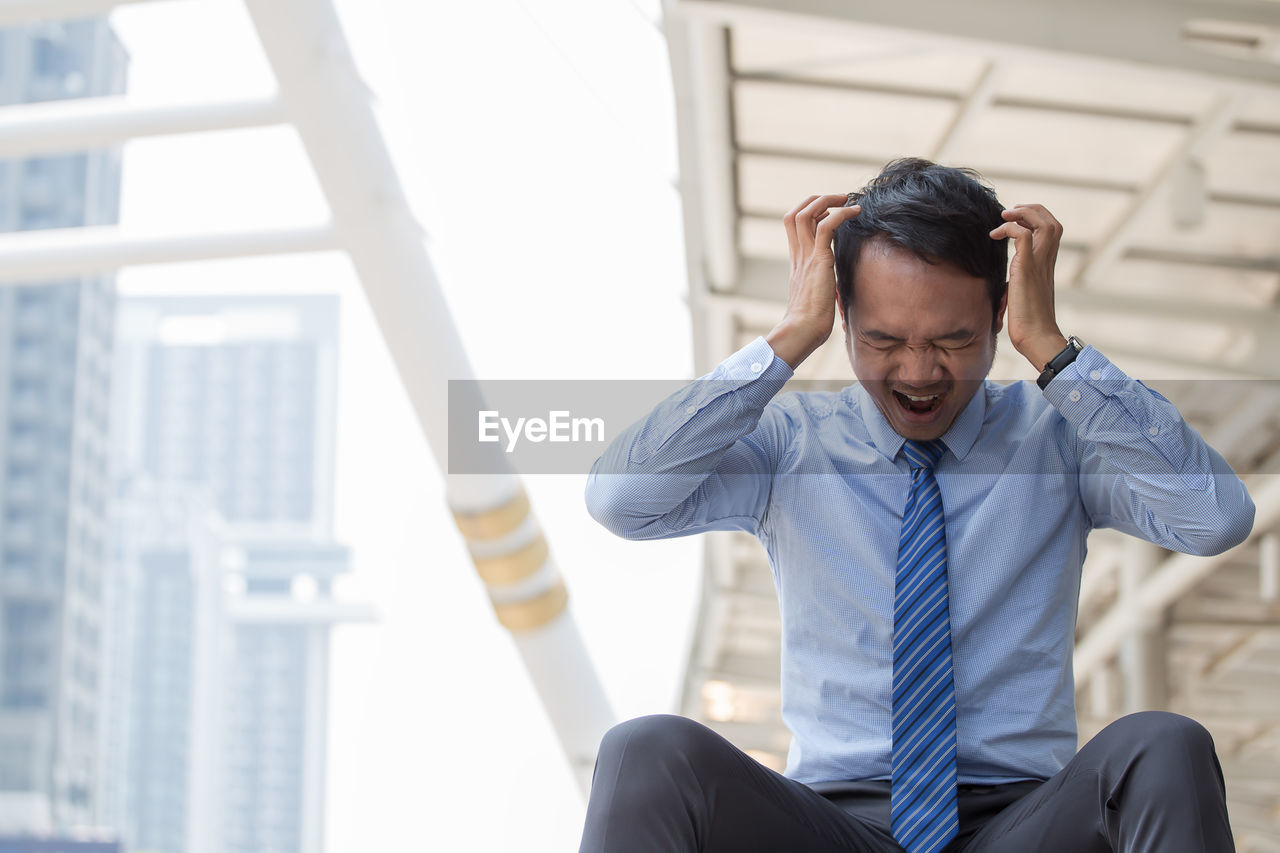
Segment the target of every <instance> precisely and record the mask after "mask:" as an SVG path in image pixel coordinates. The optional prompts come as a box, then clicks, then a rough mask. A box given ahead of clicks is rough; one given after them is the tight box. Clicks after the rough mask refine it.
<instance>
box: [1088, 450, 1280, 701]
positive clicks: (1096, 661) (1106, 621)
mask: <svg viewBox="0 0 1280 853" xmlns="http://www.w3.org/2000/svg"><path fill="white" fill-rule="evenodd" d="M1247 483H1248V486H1249V493H1250V495H1251V496H1252V497H1253V501H1254V504H1255V506H1256V507H1257V514H1256V516H1255V518H1254V525H1253V528H1254V530H1255V531H1256V533H1255V535H1256V536H1261V535H1262V534H1263V533H1264V532H1266V531H1270V530H1271V529H1272V528H1274V527H1276V526H1280V477H1276V476H1273V475H1268V474H1264V475H1260V476H1256V477H1252V478H1249V479H1248V480H1247ZM1232 555H1233V551H1226V552H1224V553H1222V554H1218V555H1216V556H1213V557H1193V556H1191V555H1189V554H1177V555H1175V556H1172V557H1170V558H1168V559H1167V560H1165V561H1164V562H1163V563H1161V565H1160V568H1159V569H1157V570H1156V572H1155V573H1154V574H1152V576H1151V577H1150V578H1148V579H1147V580H1146V581H1144V582H1143V583H1142V585H1141V587H1140V588H1139V590H1138V608H1137V610H1136V612H1135V611H1130V610H1126V609H1125V608H1120V607H1117V608H1112V610H1111V612H1110V613H1108V614H1107V615H1106V616H1104V617H1103V618H1102V619H1101V620H1100V621H1099V622H1098V624H1096V625H1094V626H1093V628H1092V629H1090V630H1089V632H1088V633H1087V634H1086V635H1085V636H1084V637H1083V638H1081V640H1080V642H1079V643H1077V644H1076V653H1075V676H1076V685H1077V686H1080V685H1083V684H1084V683H1085V682H1086V681H1088V680H1089V678H1090V677H1091V676H1092V675H1093V674H1094V672H1095V671H1097V669H1098V668H1099V667H1100V666H1102V665H1104V664H1105V663H1106V662H1107V661H1108V660H1110V659H1111V658H1112V657H1113V656H1114V655H1115V654H1116V652H1117V650H1118V649H1119V648H1120V644H1121V642H1122V641H1123V640H1124V638H1125V637H1126V636H1127V635H1128V633H1129V632H1130V630H1132V628H1133V626H1134V625H1135V624H1136V621H1135V620H1139V619H1146V618H1149V616H1150V615H1151V614H1158V613H1160V612H1161V611H1163V610H1164V609H1165V608H1166V607H1169V606H1170V605H1172V604H1173V603H1174V602H1176V601H1177V600H1178V599H1179V598H1181V597H1182V596H1183V595H1184V594H1186V592H1187V591H1188V590H1190V589H1192V588H1194V587H1195V585H1196V584H1198V583H1199V582H1200V581H1201V580H1203V579H1204V578H1205V577H1206V576H1207V575H1208V574H1209V573H1210V572H1212V571H1213V570H1214V569H1215V568H1217V567H1218V566H1219V565H1220V564H1221V563H1223V562H1224V561H1225V560H1227V559H1230V557H1231V556H1232Z"/></svg>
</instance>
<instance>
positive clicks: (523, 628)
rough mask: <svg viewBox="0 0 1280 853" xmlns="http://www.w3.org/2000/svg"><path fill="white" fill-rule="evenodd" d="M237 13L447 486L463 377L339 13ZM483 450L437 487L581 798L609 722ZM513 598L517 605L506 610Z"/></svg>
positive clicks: (325, 2)
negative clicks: (476, 466)
mask: <svg viewBox="0 0 1280 853" xmlns="http://www.w3.org/2000/svg"><path fill="white" fill-rule="evenodd" d="M246 7H247V9H248V12H249V15H250V17H251V18H252V20H253V23H254V27H255V29H256V30H257V33H258V37H259V39H260V41H261V42H262V46H263V48H264V49H265V50H266V54H267V59H268V61H269V62H270V64H271V68H272V71H273V72H274V73H275V77H276V83H277V85H278V88H279V92H280V97H281V99H282V100H283V102H284V104H285V107H286V109H287V110H288V113H289V116H290V118H291V119H292V120H293V123H294V126H295V127H296V128H297V131H298V135H299V137H300V138H301V140H302V144H303V147H304V148H305V149H306V152H307V157H308V159H309V160H310V162H311V165H312V167H313V168H314V169H315V172H316V177H317V179H318V180H319V183H320V188H321V190H322V191H323V192H324V195H325V199H326V201H327V202H328V204H329V209H330V211H331V212H332V216H333V226H334V229H335V231H336V233H337V236H338V239H339V240H340V241H341V243H342V246H343V248H345V249H346V250H347V253H348V254H349V256H350V257H351V261H352V264H353V265H354V266H355V269H356V272H357V274H358V275H359V277H360V281H361V284H362V285H363V287H364V291H365V294H366V296H367V297H368V299H369V304H370V307H371V308H372V309H373V314H374V317H375V319H376V320H377V322H378V327H379V329H380V331H381V333H382V337H383V340H384V341H385V342H386V344H387V348H388V350H389V351H390V353H391V356H392V359H393V361H394V362H395V365H396V369H397V372H398V373H399V375H400V379H401V381H402V382H403V384H404V387H405V391H406V392H407V395H408V398H409V401H410V403H411V404H412V406H413V409H414V412H415V414H416V415H417V418H418V422H419V424H420V425H421V427H422V430H423V433H424V434H425V436H426V439H427V444H428V446H429V447H430V449H431V451H432V455H433V456H434V457H435V459H436V461H437V463H438V464H439V466H440V468H441V470H442V471H446V472H447V471H448V464H447V463H448V459H449V444H448V434H449V431H448V410H449V393H448V389H449V382H450V380H470V379H473V378H474V375H475V374H474V373H473V371H472V369H471V365H470V362H469V361H468V359H467V356H466V351H465V349H464V348H463V345H462V340H461V338H460V337H459V335H458V331H457V329H456V327H455V326H454V324H453V320H452V316H451V314H450V311H449V307H448V303H447V302H446V301H445V298H444V293H443V291H442V289H441V287H440V282H439V280H438V278H437V276H436V272H435V268H434V266H433V264H432V263H431V258H430V256H429V254H428V253H427V248H426V245H425V243H424V240H423V234H422V230H421V228H420V227H419V226H418V223H417V222H416V221H415V220H414V218H413V216H412V214H411V213H410V210H409V205H408V202H407V200H406V199H405V196H404V192H403V190H402V188H401V185H400V179H399V176H398V175H397V174H396V170H395V167H394V165H393V164H392V161H391V155H390V152H389V151H388V149H387V145H386V142H385V141H384V140H383V138H382V132H381V130H380V129H379V127H378V123H377V121H376V119H375V117H374V114H373V109H372V106H371V104H370V93H369V91H368V88H367V87H366V86H365V84H364V83H363V81H362V80H361V79H360V77H359V75H358V73H357V71H356V67H355V63H354V60H353V59H352V56H351V51H350V48H349V47H348V45H347V42H346V39H345V36H344V34H343V31H342V26H341V24H340V23H339V20H338V16H337V13H336V12H335V10H334V8H333V5H332V2H331V0H248V2H247V3H246ZM442 85H443V83H442ZM464 386H465V387H466V388H468V389H470V393H471V395H472V399H470V400H468V401H466V403H465V405H468V406H469V405H472V404H475V405H480V406H482V405H483V403H482V401H481V400H480V399H479V393H478V391H476V390H475V389H474V386H473V385H466V384H465V383H464ZM464 393H466V392H465V391H464ZM493 447H494V454H493V456H492V460H491V461H492V462H493V463H494V466H495V467H494V468H493V469H492V470H495V471H505V472H507V473H506V474H491V475H475V476H465V475H458V474H450V475H447V478H446V495H447V500H448V502H449V504H450V506H451V508H452V509H453V512H454V517H455V520H456V521H457V523H458V527H459V529H460V530H461V531H462V533H463V536H464V538H466V539H467V541H468V545H469V546H471V551H472V559H473V561H474V562H475V563H476V569H477V572H479V573H480V576H481V578H482V580H484V582H485V585H486V589H487V591H488V592H489V596H490V599H491V601H492V602H493V605H494V610H495V612H496V614H497V616H498V618H499V620H500V621H501V622H502V624H503V625H505V626H506V627H507V628H509V629H510V630H511V632H512V638H513V640H514V642H515V646H516V648H517V650H518V651H519V653H520V655H521V658H522V659H523V661H524V664H525V667H526V668H527V670H528V672H529V675H530V677H531V680H532V681H533V684H534V687H535V688H536V689H537V691H538V696H539V698H540V699H541V701H542V704H543V707H544V708H545V709H546V712H547V716H548V717H549V719H550V722H551V724H552V726H553V727H554V729H555V732H556V734H557V736H558V738H559V740H560V744H561V746H562V748H563V749H564V752H565V755H566V757H567V758H568V760H569V762H570V764H571V765H572V767H573V771H574V774H575V776H576V778H577V780H578V782H579V784H580V785H581V786H582V788H583V790H584V791H585V789H586V788H587V787H588V786H589V784H590V778H591V770H592V765H593V763H594V759H595V752H596V748H597V747H598V746H599V743H600V739H601V737H602V736H603V735H604V733H605V731H606V730H607V729H608V728H609V727H610V726H611V725H612V724H613V722H614V716H613V711H612V709H611V708H610V707H609V702H608V699H607V698H606V696H605V693H604V689H603V687H602V686H601V684H600V680H599V677H598V676H597V674H596V672H595V669H594V667H593V666H592V664H591V661H590V658H589V657H588V655H587V653H586V649H585V647H584V645H583V643H582V638H581V636H580V634H579V632H578V629H577V624H576V622H575V621H574V620H573V617H572V614H571V612H570V610H569V608H568V604H567V602H568V593H567V591H566V589H565V587H564V584H563V582H562V581H561V579H560V576H559V572H558V570H557V569H556V566H555V563H554V559H553V558H552V557H550V556H549V551H548V550H547V548H546V543H545V541H544V540H543V539H542V533H541V530H540V528H539V527H538V524H537V520H536V518H535V517H534V516H533V514H532V512H531V511H530V508H529V503H528V501H527V499H525V498H523V494H522V490H521V488H520V485H519V482H518V480H516V478H515V477H514V476H513V475H512V474H511V473H510V466H509V463H508V462H507V460H506V457H505V454H503V453H502V452H501V451H500V450H498V449H497V447H496V445H495V446H493ZM512 524H517V526H516V527H515V528H514V529H512V528H511V525H512ZM495 538H496V539H500V540H501V541H502V544H503V547H504V548H508V549H512V550H508V551H505V552H504V553H502V554H494V553H488V552H487V551H486V552H485V553H481V551H484V550H485V548H484V547H483V546H480V545H479V544H478V543H483V542H489V541H490V540H493V539H495ZM491 544H492V543H491ZM513 587H519V592H520V594H521V595H522V596H525V595H527V597H522V598H520V599H519V600H517V599H515V598H513V597H512V595H513V594H514V593H513V590H512V588H513Z"/></svg>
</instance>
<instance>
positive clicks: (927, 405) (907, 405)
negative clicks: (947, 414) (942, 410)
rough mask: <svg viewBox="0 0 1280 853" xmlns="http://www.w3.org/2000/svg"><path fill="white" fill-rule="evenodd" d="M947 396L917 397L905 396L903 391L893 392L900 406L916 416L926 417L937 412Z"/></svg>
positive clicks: (930, 395) (929, 395) (928, 395)
mask: <svg viewBox="0 0 1280 853" xmlns="http://www.w3.org/2000/svg"><path fill="white" fill-rule="evenodd" d="M945 396H946V394H945V393H943V394H927V395H921V396H916V395H913V394H904V393H902V392H901V391H894V392H893V397H894V399H895V400H897V401H898V405H899V406H901V407H902V408H903V409H906V410H907V411H908V412H911V413H912V414H916V415H926V414H928V413H929V412H934V411H937V410H938V407H939V406H941V405H942V398H943V397H945Z"/></svg>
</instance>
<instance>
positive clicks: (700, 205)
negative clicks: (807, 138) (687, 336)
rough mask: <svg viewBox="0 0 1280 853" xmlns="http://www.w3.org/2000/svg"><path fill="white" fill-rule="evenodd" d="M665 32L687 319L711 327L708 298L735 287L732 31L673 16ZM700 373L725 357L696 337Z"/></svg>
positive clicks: (696, 362) (696, 367)
mask: <svg viewBox="0 0 1280 853" xmlns="http://www.w3.org/2000/svg"><path fill="white" fill-rule="evenodd" d="M667 6H669V3H668V4H666V5H665V6H664V14H663V30H664V32H665V34H666V39H667V55H668V57H669V58H670V63H671V77H672V81H673V84H674V89H675V108H676V126H677V128H679V133H678V136H677V140H676V143H677V154H678V158H679V168H680V179H679V189H680V204H681V211H682V213H683V223H684V241H685V252H684V255H685V265H686V274H687V276H688V279H689V312H690V314H691V319H692V321H693V327H694V328H699V327H701V326H704V325H705V324H706V322H707V311H708V307H707V294H708V293H709V292H710V291H711V290H712V289H716V288H721V289H722V288H725V287H727V286H730V285H732V284H736V281H737V276H738V253H737V234H736V228H737V210H736V193H735V191H734V187H735V183H734V164H733V156H732V150H733V145H732V140H733V135H732V127H731V125H730V117H729V104H730V96H731V92H730V89H729V71H728V57H727V55H726V46H725V38H726V31H725V29H724V28H723V27H721V26H718V25H716V24H710V23H705V22H701V21H690V20H686V19H683V18H680V17H674V16H672V15H670V14H669V9H667V8H666V7H667ZM693 348H694V352H693V356H694V359H693V360H694V370H695V372H697V373H698V374H702V373H705V372H707V371H709V370H710V369H711V367H712V366H713V365H714V364H715V363H716V362H717V361H719V359H721V358H723V357H724V355H725V354H724V353H720V352H718V351H717V350H716V349H715V348H714V347H713V346H709V345H708V344H707V343H706V342H705V341H704V340H703V338H702V336H701V335H694V337H693Z"/></svg>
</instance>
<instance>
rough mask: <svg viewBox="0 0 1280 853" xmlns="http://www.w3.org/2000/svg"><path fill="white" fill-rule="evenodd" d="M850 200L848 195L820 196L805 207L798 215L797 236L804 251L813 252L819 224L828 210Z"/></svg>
mask: <svg viewBox="0 0 1280 853" xmlns="http://www.w3.org/2000/svg"><path fill="white" fill-rule="evenodd" d="M848 199H849V194H848V193H838V194H828V195H823V196H818V197H817V198H815V199H814V200H813V201H811V202H809V203H808V204H807V205H805V207H804V209H803V210H801V211H800V213H799V214H797V215H796V235H797V236H798V237H799V238H800V248H801V249H802V250H803V251H805V252H811V251H813V243H814V237H815V235H816V233H817V228H818V222H819V221H820V220H821V219H822V218H824V217H825V216H826V212H827V210H828V209H829V208H832V207H840V206H841V205H843V204H844V203H845V202H846V201H848Z"/></svg>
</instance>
